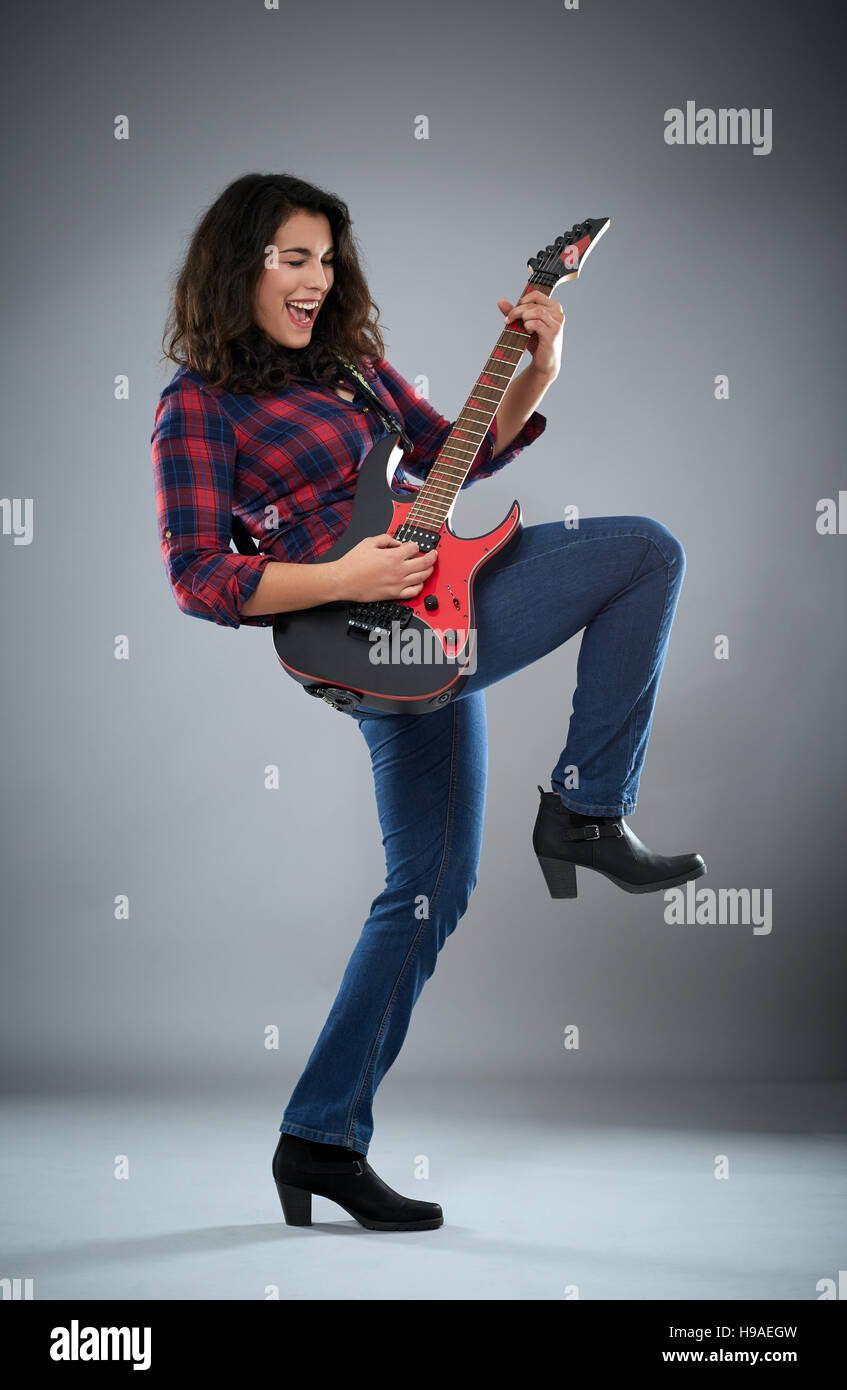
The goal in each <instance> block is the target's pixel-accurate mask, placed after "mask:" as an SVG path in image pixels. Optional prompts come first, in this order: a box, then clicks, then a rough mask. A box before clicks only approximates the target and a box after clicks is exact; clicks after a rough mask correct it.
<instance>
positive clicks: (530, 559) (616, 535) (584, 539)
mask: <svg viewBox="0 0 847 1390" xmlns="http://www.w3.org/2000/svg"><path fill="white" fill-rule="evenodd" d="M624 536H637V537H638V539H639V540H642V541H649V543H650V545H653V546H655V548H656V549H657V550H658V552H659V554H660V555H661V557H662V559H663V560H664V562H665V564H666V565H670V564H673V561H672V560H669V559H668V557H667V555H666V554H665V552H664V551H663V550H662V547H661V546H660V545H659V543H658V541H657V540H655V539H654V537H653V536H648V535H646V534H645V532H644V531H616V532H611V533H610V534H609V535H608V536H597V535H594V536H580V537H579V539H578V540H576V541H571V542H570V544H571V545H586V544H587V543H588V542H589V541H616V540H620V539H621V538H622V537H624ZM559 551H560V547H557V548H556V549H555V550H544V551H542V552H541V554H540V555H527V557H526V558H525V559H524V560H513V561H512V563H511V565H508V564H507V565H504V566H503V568H504V569H506V568H508V569H518V567H519V566H520V565H532V564H534V563H535V561H536V560H546V559H547V557H548V556H549V555H558V554H559ZM641 564H642V565H643V564H644V561H643V560H642V561H641ZM640 568H641V565H639V569H640ZM634 578H635V575H633V577H632V578H631V579H630V581H629V583H628V584H627V586H626V588H627V589H628V588H629V587H630V585H631V584H632V583H633V580H634ZM622 592H625V590H622Z"/></svg>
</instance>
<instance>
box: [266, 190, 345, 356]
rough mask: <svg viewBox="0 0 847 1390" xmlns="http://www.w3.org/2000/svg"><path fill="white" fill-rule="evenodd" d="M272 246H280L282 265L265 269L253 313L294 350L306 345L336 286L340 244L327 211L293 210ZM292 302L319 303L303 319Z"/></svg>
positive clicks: (274, 336) (278, 248) (280, 263)
mask: <svg viewBox="0 0 847 1390" xmlns="http://www.w3.org/2000/svg"><path fill="white" fill-rule="evenodd" d="M273 244H274V245H275V246H276V247H277V268H276V269H274V270H267V269H265V270H263V271H262V274H261V275H260V277H259V283H258V285H257V287H256V298H255V305H254V317H255V320H256V322H257V323H258V325H259V327H260V328H264V330H265V332H266V333H267V334H269V336H270V337H271V338H273V339H274V340H275V341H276V342H278V343H282V344H284V346H285V347H289V348H298V347H305V346H306V345H307V343H308V342H309V341H310V340H311V336H312V324H313V323H314V321H315V319H316V317H317V315H318V314H319V313H320V311H321V307H322V305H323V301H324V299H325V298H326V296H327V294H328V293H329V291H330V290H331V288H332V281H333V274H334V272H333V268H332V263H333V256H334V251H335V248H334V246H333V244H332V228H331V227H330V225H329V218H328V217H327V216H326V214H325V213H322V212H295V213H292V215H291V216H290V217H289V218H288V219H287V221H285V222H282V223H280V225H279V227H277V230H276V234H275V235H274V239H273ZM266 259H267V256H266ZM292 300H295V301H299V302H301V303H304V304H310V305H313V304H315V301H317V305H316V307H314V308H311V309H309V310H308V311H307V317H304V311H302V310H297V309H294V310H293V311H292V309H291V307H290V305H291V301H292ZM298 319H302V320H303V321H302V322H299V321H298Z"/></svg>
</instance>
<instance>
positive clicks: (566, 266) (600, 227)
mask: <svg viewBox="0 0 847 1390" xmlns="http://www.w3.org/2000/svg"><path fill="white" fill-rule="evenodd" d="M610 221H611V219H610V218H608V217H587V218H586V219H585V221H584V222H577V223H575V224H574V226H573V227H571V230H570V231H569V232H567V233H566V234H565V235H564V236H557V237H556V240H555V241H554V242H553V244H552V246H547V247H545V248H544V249H543V250H541V251H539V253H538V255H537V256H532V257H531V258H530V260H529V261H527V265H528V266H529V269H530V270H531V271H532V272H533V273H532V276H531V277H530V279H531V283H532V284H533V285H544V286H545V287H547V288H549V289H550V290H554V289H555V288H556V286H557V285H560V284H561V283H562V281H563V280H575V279H576V278H577V276H578V275H579V273H580V271H581V270H582V267H583V266H584V265H585V261H586V257H587V256H588V255H589V253H590V252H591V251H592V249H593V248H594V246H596V244H597V242H598V241H599V240H600V238H601V236H602V235H603V233H604V232H605V231H606V228H607V227H608V226H609V223H610Z"/></svg>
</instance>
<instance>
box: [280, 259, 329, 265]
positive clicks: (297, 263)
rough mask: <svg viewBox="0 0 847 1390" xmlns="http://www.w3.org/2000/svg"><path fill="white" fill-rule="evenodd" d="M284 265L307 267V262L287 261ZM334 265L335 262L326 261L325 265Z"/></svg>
mask: <svg viewBox="0 0 847 1390" xmlns="http://www.w3.org/2000/svg"><path fill="white" fill-rule="evenodd" d="M284 264H285V265H305V264H306V262H305V261H285V262H284ZM334 264H335V262H334V261H333V260H330V261H324V265H334Z"/></svg>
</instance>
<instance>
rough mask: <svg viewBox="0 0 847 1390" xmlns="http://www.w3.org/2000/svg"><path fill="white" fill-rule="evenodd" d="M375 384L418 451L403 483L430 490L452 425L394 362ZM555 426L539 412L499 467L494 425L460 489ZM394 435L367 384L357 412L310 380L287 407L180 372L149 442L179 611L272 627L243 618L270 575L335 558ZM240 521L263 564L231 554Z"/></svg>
mask: <svg viewBox="0 0 847 1390" xmlns="http://www.w3.org/2000/svg"><path fill="white" fill-rule="evenodd" d="M365 376H366V377H367V379H368V381H369V384H370V385H371V386H372V387H373V389H374V390H375V391H376V394H377V395H378V396H379V398H380V400H381V401H383V402H384V404H385V405H386V407H387V408H388V409H389V410H390V411H392V412H393V413H394V414H395V415H397V416H398V417H399V418H400V419H401V420H402V422H403V426H404V428H405V430H406V432H407V434H408V435H409V437H410V439H411V441H412V443H413V444H414V446H415V447H414V452H412V453H405V454H403V455H402V457H401V460H400V464H399V466H398V468H397V471H396V473H395V481H396V482H397V483H398V484H402V483H404V482H405V483H406V485H407V486H411V485H413V482H414V479H415V478H417V479H419V480H423V479H425V478H426V475H427V473H428V471H429V468H430V467H431V465H432V462H433V460H434V459H435V457H436V455H437V453H438V450H439V449H440V448H441V446H442V445H443V444H444V443H445V441H446V439H447V436H448V434H449V433H450V431H451V430H452V428H453V423H451V421H449V420H447V419H445V417H444V416H443V415H440V414H439V413H438V411H437V410H435V409H434V408H433V407H432V406H431V405H430V404H429V402H428V401H426V400H425V399H423V398H422V397H420V396H418V395H417V394H416V392H415V390H414V388H413V387H412V386H410V384H409V383H408V382H407V381H405V380H404V379H403V377H402V376H400V374H399V373H398V372H396V371H395V370H394V368H393V367H391V366H390V365H389V363H388V362H387V360H386V359H385V358H384V357H383V358H382V359H381V361H380V362H379V363H378V364H377V366H376V367H375V368H374V367H373V365H372V364H371V363H370V362H369V363H368V364H367V369H366V371H365ZM344 385H345V387H347V389H352V387H353V382H352V381H348V380H346V379H345V381H344ZM546 425H547V420H546V417H545V416H543V415H540V414H539V412H538V411H534V412H533V414H532V415H531V416H530V417H529V419H528V420H527V421H526V423H525V424H524V426H523V428H522V429H521V431H520V433H519V434H518V435H516V436H515V438H514V439H513V441H512V443H511V444H510V446H509V448H508V449H505V450H504V451H503V453H502V454H499V455H498V456H497V458H493V457H492V456H493V453H494V449H495V447H496V442H497V421H496V418H495V419H494V420H493V421H492V423H491V426H490V428H489V430H488V432H487V434H486V436H485V438H484V440H483V442H482V444H481V445H480V449H479V453H478V454H477V457H476V459H475V460H474V463H473V465H472V467H471V470H470V473H469V474H468V476H467V478H466V479H465V481H464V483H463V484H462V486H463V487H470V486H471V484H472V483H475V482H477V481H478V480H479V479H480V478H488V477H490V476H491V475H492V474H493V473H496V472H498V471H499V469H501V468H503V467H505V465H506V464H507V463H510V462H511V461H512V459H514V458H516V457H517V455H518V454H519V453H520V452H521V450H522V449H524V448H525V447H526V445H527V444H531V443H532V441H533V440H534V439H537V438H538V436H539V435H540V434H542V433H543V431H544V429H545V428H546ZM386 433H387V427H386V425H385V424H384V423H383V422H382V421H381V420H380V419H379V417H378V415H377V412H376V409H375V408H374V407H373V406H372V405H371V404H370V403H369V402H368V400H367V397H366V395H365V393H364V392H363V391H362V389H361V387H360V386H359V385H358V384H357V385H356V394H355V396H354V398H353V400H352V401H344V400H342V399H341V398H340V397H339V396H338V395H336V393H335V391H334V390H333V388H332V386H331V385H324V384H322V383H319V382H316V381H312V380H311V379H308V378H305V377H294V378H293V380H292V381H291V383H290V385H289V387H288V389H287V390H286V391H284V392H283V393H282V394H280V395H278V396H251V395H244V394H239V395H235V394H232V393H229V392H226V391H223V390H221V389H220V388H218V387H214V386H212V385H210V384H209V383H208V381H206V379H205V378H204V377H202V376H201V375H200V373H199V372H197V371H195V370H194V369H193V368H189V367H185V366H181V367H180V368H179V369H178V370H177V371H176V372H175V373H174V375H173V377H172V378H171V380H170V382H169V383H168V385H167V386H166V387H165V389H164V391H163V392H162V394H161V396H160V397H159V403H158V405H157V407H156V418H155V425H154V429H153V434H152V436H151V443H152V446H153V471H154V479H155V490H156V509H157V513H158V525H159V542H160V545H161V549H162V557H163V559H164V562H165V567H166V570H167V574H168V579H169V580H170V584H171V587H172V589H173V592H174V595H175V597H176V601H177V604H178V606H179V608H180V609H181V611H182V612H183V613H188V614H190V615H191V616H192V617H195V618H205V619H206V620H207V621H209V622H214V623H220V624H223V625H224V626H227V627H240V626H241V624H242V623H245V624H249V625H251V626H255V627H268V626H270V625H271V624H272V623H273V615H271V614H267V615H265V616H262V617H259V616H253V617H242V616H241V613H240V610H241V607H242V605H243V604H244V603H246V601H247V599H248V598H249V597H250V595H251V594H252V593H253V591H254V589H255V588H256V586H257V585H258V583H259V580H260V578H261V576H262V571H263V570H264V568H265V565H266V564H267V563H268V561H270V560H285V561H289V562H294V563H303V562H306V561H310V560H315V559H316V558H317V557H318V556H319V555H322V554H323V552H324V551H325V550H328V549H329V547H330V546H331V545H332V544H333V542H334V541H335V540H337V539H338V537H339V536H340V535H341V534H342V532H343V531H344V530H346V528H347V525H348V524H349V521H350V517H351V515H352V512H353V496H354V493H355V490H356V479H357V474H358V470H359V468H360V466H361V464H362V462H363V460H364V459H365V457H366V456H367V454H368V453H369V452H370V450H371V449H372V447H373V445H374V444H375V443H376V441H377V440H378V439H380V438H382V437H383V436H384V435H385V434H386ZM408 472H411V473H412V474H413V480H412V481H411V482H410V480H409V478H408ZM233 512H234V513H235V515H236V516H238V517H240V518H241V519H242V521H243V522H244V524H245V526H246V527H247V529H248V530H249V532H250V534H251V535H252V536H253V537H254V539H255V540H256V541H257V542H258V544H259V546H260V552H259V553H258V554H257V555H255V556H251V555H239V554H236V553H234V552H233V551H232V549H231V548H230V543H231V540H232V515H233Z"/></svg>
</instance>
